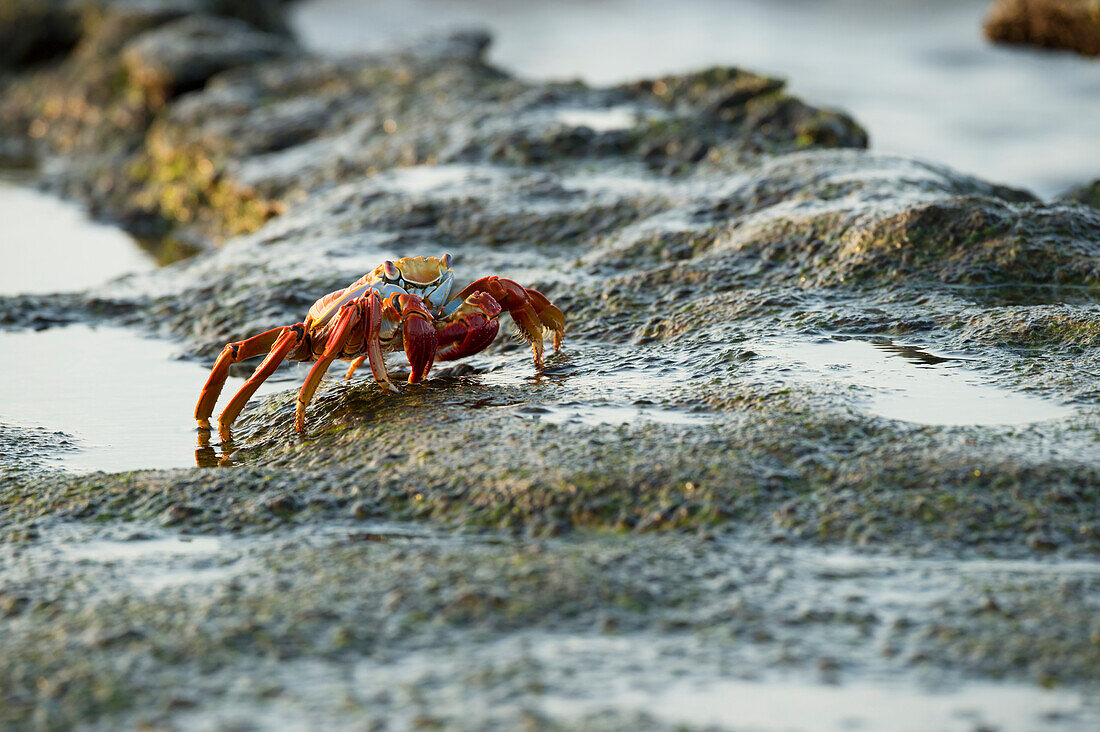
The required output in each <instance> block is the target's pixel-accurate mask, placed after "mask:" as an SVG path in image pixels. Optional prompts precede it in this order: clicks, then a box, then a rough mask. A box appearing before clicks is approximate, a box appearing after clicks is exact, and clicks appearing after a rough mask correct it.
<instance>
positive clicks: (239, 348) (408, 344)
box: [195, 254, 565, 436]
mask: <svg viewBox="0 0 1100 732" xmlns="http://www.w3.org/2000/svg"><path fill="white" fill-rule="evenodd" d="M453 283H454V271H453V270H452V269H451V255H450V254H444V255H443V256H442V257H404V258H402V259H398V260H395V261H392V262H391V261H386V262H383V263H382V264H380V265H378V266H377V267H376V268H375V269H374V271H373V272H371V273H370V274H367V275H364V276H363V277H361V278H359V279H358V280H356V281H355V282H353V283H351V284H350V285H348V286H347V287H345V288H344V289H342V290H337V291H336V292H330V293H329V294H327V295H325V296H324V297H322V298H321V299H320V300H318V301H317V302H315V303H313V306H312V307H311V308H310V309H309V313H308V314H307V315H306V319H305V321H304V322H301V323H295V324H294V325H286V326H283V327H281V328H274V329H272V330H269V331H267V332H266V333H261V334H260V335H258V336H254V337H252V338H249V339H248V340H244V341H240V342H237V343H230V344H229V345H227V346H226V347H225V348H224V349H223V350H222V352H221V355H220V356H218V360H217V361H216V362H215V363H214V368H213V369H212V370H211V372H210V376H209V378H207V380H206V385H205V386H203V388H202V394H201V395H200V396H199V403H198V404H197V405H196V406H195V419H197V420H198V421H199V427H200V428H201V429H207V430H208V429H210V415H211V413H212V412H213V411H214V404H215V403H216V402H217V401H218V395H219V394H221V390H222V386H223V385H224V384H225V377H226V376H227V375H228V374H229V367H230V365H231V364H234V363H236V362H238V361H244V360H245V359H248V358H253V357H255V356H259V355H260V354H263V353H267V358H265V359H264V360H263V363H261V364H260V365H259V366H257V367H256V371H255V372H254V373H253V374H252V376H251V377H250V378H249V379H248V381H246V382H245V383H244V386H242V387H241V388H240V390H239V391H238V392H237V393H236V394H235V395H234V396H233V398H232V399H231V400H229V404H227V405H226V407H225V409H224V410H223V411H222V413H221V417H220V418H219V419H218V427H219V431H220V432H221V433H222V435H223V436H228V431H229V427H230V425H232V424H233V421H234V420H236V418H237V415H238V414H240V411H241V408H243V407H244V405H245V402H247V401H248V399H249V397H251V396H252V395H253V394H254V393H255V391H256V389H257V388H259V386H260V384H261V383H263V381H264V380H265V379H266V378H267V377H269V376H270V375H271V374H272V373H273V372H274V371H275V369H276V368H278V366H279V364H280V363H282V361H283V360H284V359H288V358H289V359H291V360H292V361H315V362H316V363H315V364H314V365H313V368H311V369H310V371H309V375H308V376H307V377H306V380H305V383H304V384H302V390H301V391H300V392H299V393H298V408H297V413H296V415H295V419H294V428H295V429H296V430H297V431H298V432H302V431H303V430H304V429H305V415H306V407H307V406H308V405H309V402H310V400H311V399H312V398H313V393H314V392H315V391H316V390H317V386H318V384H320V383H321V377H323V376H324V374H325V372H326V371H328V368H329V366H330V365H331V364H332V362H333V361H334V360H335V359H341V360H344V361H351V366H350V368H348V372H347V376H346V378H351V375H352V374H353V373H355V370H356V369H357V368H359V366H360V365H361V364H362V363H363V361H364V360H367V361H369V363H370V368H371V371H373V372H374V378H375V380H376V381H377V382H378V384H379V385H380V386H382V387H383V388H385V389H388V390H389V391H397V387H395V386H394V385H393V384H392V383H390V379H389V376H388V375H387V374H386V364H385V361H384V359H383V354H384V353H386V352H389V351H396V350H398V349H402V350H404V351H405V355H406V356H407V357H408V359H409V366H410V367H411V373H410V374H409V383H410V384H415V383H416V382H418V381H420V380H422V379H424V378H425V377H426V376H427V375H428V371H430V370H431V368H432V363H433V362H434V361H435V359H437V358H438V359H439V360H441V361H452V360H454V359H457V358H462V357H464V356H470V355H472V354H475V353H477V352H478V351H481V350H483V349H484V348H486V347H487V346H488V345H489V344H490V343H492V342H493V339H494V338H495V337H496V335H497V329H498V327H499V325H498V323H497V316H498V315H500V313H501V311H502V310H507V311H508V313H509V314H510V315H511V316H512V319H513V320H514V321H515V324H516V327H517V328H518V330H519V333H520V335H521V336H522V337H523V338H524V340H527V341H529V342H530V343H531V347H532V348H533V350H534V353H535V364H536V365H539V366H541V365H542V354H543V345H542V340H543V336H544V334H545V332H546V331H548V330H549V331H551V332H552V333H553V338H554V350H555V351H557V350H558V349H559V348H561V342H562V336H563V334H564V332H565V316H564V315H563V314H562V312H561V310H559V309H558V308H556V307H555V306H554V305H553V303H551V302H550V301H549V300H548V299H547V298H546V296H545V295H543V294H542V293H540V292H538V291H537V290H531V289H528V288H525V287H523V286H521V285H520V284H518V283H516V282H513V281H512V280H509V279H505V278H503V277H496V276H489V277H482V278H481V279H479V280H476V281H475V282H472V283H470V284H469V285H467V286H466V287H465V288H464V289H463V290H462V291H461V292H459V293H458V294H457V295H455V296H454V297H452V296H451V285H452V284H453Z"/></svg>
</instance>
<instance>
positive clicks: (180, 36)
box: [122, 15, 288, 103]
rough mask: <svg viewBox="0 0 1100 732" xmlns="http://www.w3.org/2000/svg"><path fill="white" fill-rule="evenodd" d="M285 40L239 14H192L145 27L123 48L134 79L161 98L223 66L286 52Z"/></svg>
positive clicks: (196, 84)
mask: <svg viewBox="0 0 1100 732" xmlns="http://www.w3.org/2000/svg"><path fill="white" fill-rule="evenodd" d="M287 50H288V44H287V43H286V40H285V39H283V38H280V37H279V36H276V35H274V34H271V33H265V32H263V31H259V30H257V29H256V28H254V27H253V26H251V25H249V24H248V23H245V22H244V21H241V20H235V19H233V18H219V17H214V16H204V15H191V16H188V17H186V18H183V19H181V20H177V21H174V22H172V23H168V24H166V25H163V26H161V27H159V28H156V29H154V30H150V31H147V32H145V33H142V34H141V35H139V36H137V37H136V38H134V39H133V40H132V41H130V42H129V43H127V44H126V46H125V47H124V48H123V49H122V61H123V65H124V66H125V68H126V71H127V72H128V73H129V74H130V77H131V79H132V80H133V82H134V83H135V84H137V85H138V86H140V87H141V88H143V89H145V90H146V91H147V92H148V93H149V94H152V95H154V96H155V97H157V99H158V102H160V103H163V100H166V99H168V98H170V97H172V96H175V95H177V94H181V93H183V92H186V91H190V90H192V89H197V88H199V87H201V86H202V85H203V84H205V83H206V81H207V80H208V79H209V78H210V77H211V76H213V75H214V74H217V73H219V72H222V71H225V70H227V69H231V68H233V67H235V66H244V65H248V64H254V63H258V62H260V61H265V60H268V59H273V58H276V57H278V56H281V55H284V54H285V53H286V52H287Z"/></svg>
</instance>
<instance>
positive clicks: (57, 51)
mask: <svg viewBox="0 0 1100 732" xmlns="http://www.w3.org/2000/svg"><path fill="white" fill-rule="evenodd" d="M79 39H80V14H79V13H78V12H77V11H76V10H75V9H74V8H73V4H72V3H69V2H66V1H65V0H0V70H2V69H4V68H9V69H19V68H22V67H25V66H31V65H34V64H36V63H43V62H46V61H50V60H52V59H55V58H57V57H59V56H64V55H65V54H67V53H68V52H69V51H71V50H72V48H73V47H74V46H75V45H76V43H77V41H78V40H79Z"/></svg>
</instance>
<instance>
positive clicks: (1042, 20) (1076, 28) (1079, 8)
mask: <svg viewBox="0 0 1100 732" xmlns="http://www.w3.org/2000/svg"><path fill="white" fill-rule="evenodd" d="M985 34H986V36H987V37H988V38H989V39H990V40H991V41H995V42H998V43H1015V44H1025V45H1030V46H1040V47H1043V48H1061V49H1066V50H1069V51H1076V52H1077V53H1080V54H1083V55H1085V56H1100V3H1098V2H1096V0H994V1H993V3H992V5H990V6H989V10H988V12H987V13H986V17H985Z"/></svg>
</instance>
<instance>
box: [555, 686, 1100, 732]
mask: <svg viewBox="0 0 1100 732" xmlns="http://www.w3.org/2000/svg"><path fill="white" fill-rule="evenodd" d="M621 687H622V688H620V689H619V690H618V691H616V692H614V693H612V694H610V695H607V696H603V695H601V697H600V698H599V699H586V700H584V701H581V702H579V703H578V700H577V699H576V698H573V697H570V698H555V697H554V696H548V697H546V698H544V699H543V708H544V709H546V710H547V711H550V712H551V713H555V714H558V715H562V716H565V715H578V716H579V715H580V714H583V713H584V712H587V711H597V710H600V709H629V710H635V711H638V712H644V713H646V714H649V715H651V716H653V717H655V718H657V719H659V720H662V721H665V722H667V723H670V724H690V725H700V726H705V725H721V726H726V725H736V726H737V727H736V728H738V729H742V728H744V729H753V730H795V729H796V730H801V731H802V732H814V731H817V730H821V731H822V732H824V731H826V730H853V729H867V730H880V731H881V732H910V731H912V730H941V731H942V732H949V731H950V730H960V731H962V730H978V729H996V730H1001V731H1002V732H1011V731H1012V730H1021V731H1022V730H1034V729H1039V728H1053V729H1088V728H1089V725H1090V724H1094V723H1096V722H1097V721H1098V717H1097V713H1096V710H1095V709H1089V708H1088V707H1087V705H1086V702H1085V700H1084V699H1083V697H1082V695H1081V694H1080V693H1076V692H1071V691H1052V690H1047V689H1042V688H1039V687H1035V686H1025V685H1023V684H1000V685H994V684H974V683H972V684H964V685H961V686H958V687H956V688H953V689H950V690H944V691H938V692H930V691H924V690H921V689H919V688H913V687H912V686H911V685H905V686H902V685H889V684H882V683H878V684H876V683H869V682H862V683H846V684H844V685H832V684H823V683H808V682H804V683H798V682H791V681H775V680H768V681H743V680H736V679H710V680H702V679H697V678H695V679H683V680H679V681H675V682H673V683H671V684H668V685H665V686H663V687H662V688H659V689H639V688H630V687H628V686H627V685H625V684H622V685H621ZM1059 721H1060V722H1061V723H1060V724H1053V725H1052V722H1059Z"/></svg>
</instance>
